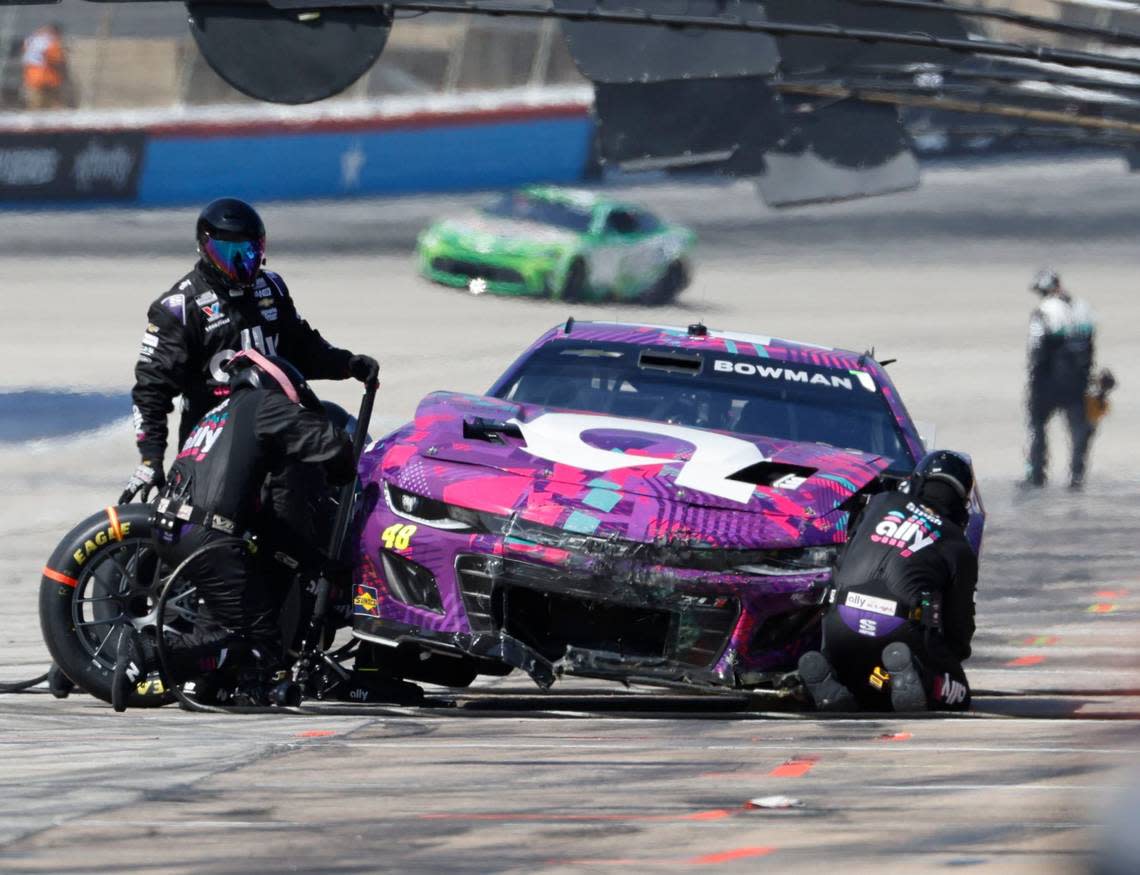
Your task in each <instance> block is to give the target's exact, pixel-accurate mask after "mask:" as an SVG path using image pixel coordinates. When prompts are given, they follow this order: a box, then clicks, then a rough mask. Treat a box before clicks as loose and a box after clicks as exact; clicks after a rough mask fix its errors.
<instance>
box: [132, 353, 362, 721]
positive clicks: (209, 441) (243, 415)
mask: <svg viewBox="0 0 1140 875" xmlns="http://www.w3.org/2000/svg"><path fill="white" fill-rule="evenodd" d="M226 370H227V377H230V376H232V379H231V380H229V388H230V389H231V394H230V395H229V396H228V397H226V398H223V399H222V402H221V403H220V404H218V405H217V406H216V407H214V409H213V410H211V411H209V412H208V413H207V414H206V415H205V416H204V417H203V418H202V419H201V420H200V421H199V422H198V424H197V425H196V427H195V428H194V429H193V430H192V431H191V432H190V434H189V436H188V437H187V439H186V441H185V442H184V443H183V445H182V450H181V452H180V453H179V454H178V457H177V458H176V459H175V461H174V464H173V465H172V466H171V469H170V476H169V478H168V481H167V483H166V485H165V486H164V488H163V490H162V492H161V493H160V496H159V499H158V501H157V502H156V504H155V513H156V522H157V526H156V530H157V533H158V534H157V538H158V552H159V556H160V557H161V558H162V560H163V561H164V562H166V563H167V564H168V565H169V566H170V567H172V568H173V567H176V566H177V565H179V564H180V563H182V562H184V561H186V560H187V559H191V561H190V564H189V565H188V566H187V568H186V570H185V572H184V573H185V574H186V575H187V579H189V580H192V581H193V582H194V584H195V585H196V586H197V588H198V592H199V593H201V594H202V595H203V597H204V598H205V601H206V604H207V607H208V608H209V610H210V616H211V617H212V618H213V619H215V620H216V621H217V622H218V623H219V624H221V626H222V627H223V631H220V632H218V633H214V634H213V635H209V636H206V635H202V636H199V638H198V640H193V641H187V640H185V639H178V640H173V641H172V642H171V645H170V646H171V647H172V648H173V651H172V661H173V663H174V665H175V672H176V673H178V674H180V675H181V676H182V677H183V678H185V677H186V676H187V675H191V676H192V675H194V674H201V673H202V672H203V671H208V670H210V669H213V668H218V667H220V665H219V663H220V662H221V661H223V660H224V659H226V658H227V657H228V658H229V659H231V660H233V661H234V662H236V663H239V664H240V663H242V662H243V661H245V662H247V663H252V666H253V671H252V673H251V674H248V675H246V676H245V677H246V682H247V683H249V684H252V685H253V686H252V688H251V689H249V690H248V695H249V696H250V697H251V698H252V699H253V700H254V701H256V699H257V696H258V695H259V693H258V690H259V689H260V690H263V689H264V684H265V682H266V679H267V675H268V673H271V671H272V670H273V669H274V668H275V667H276V666H277V665H278V663H279V661H280V658H281V655H282V642H281V638H280V634H281V633H280V629H279V627H278V622H277V614H278V608H279V606H280V599H281V596H280V595H279V594H278V593H279V592H280V588H279V587H275V586H274V585H273V580H272V574H271V571H272V570H273V569H272V559H271V558H270V557H271V556H279V555H281V552H280V549H279V548H284V550H286V551H288V554H289V556H288V557H286V558H287V560H288V561H287V563H286V564H287V565H289V566H290V567H295V566H296V565H297V559H298V558H299V559H300V560H301V564H302V566H305V565H309V566H312V564H314V562H315V561H319V560H316V559H314V557H316V556H317V555H318V554H319V550H318V548H317V547H316V545H315V544H311V543H310V544H301V543H297V542H296V541H294V540H293V539H294V538H295V535H294V533H292V532H289V531H288V530H287V531H286V533H285V535H284V537H283V536H282V532H281V531H279V530H278V529H279V527H280V526H281V524H282V520H281V517H280V516H279V513H280V508H278V507H275V506H274V504H273V502H266V501H263V500H262V494H263V492H264V490H265V486H266V481H267V478H269V477H272V476H274V475H279V474H280V473H281V472H282V471H283V470H284V469H287V468H296V467H303V468H311V467H314V466H319V467H320V468H321V469H323V472H324V475H325V476H326V477H327V479H328V482H329V483H332V484H334V485H335V484H342V483H347V482H349V481H350V480H352V478H353V477H354V476H355V474H356V466H355V460H354V455H353V448H352V441H351V439H350V438H349V436H348V435H347V434H346V433H345V432H344V431H342V430H340V429H339V428H336V427H335V426H334V425H333V424H332V423H331V422H329V420H328V417H327V415H326V414H325V411H324V408H323V407H321V405H320V402H319V401H318V400H317V398H316V396H315V395H314V394H313V392H312V390H311V389H309V387H308V385H307V384H306V383H305V381H304V378H303V377H302V376H301V374H300V372H299V371H297V370H296V369H295V368H294V367H293V366H292V365H291V364H289V362H287V361H286V360H285V359H282V358H280V357H267V356H263V355H262V354H261V353H259V352H257V351H256V350H246V351H243V352H240V353H238V354H237V355H236V356H234V358H233V359H231V360H230V361H229V362H228V363H227V365H226ZM294 500H295V501H297V502H298V503H301V504H306V503H307V502H308V501H309V497H308V496H304V495H298V494H294ZM288 516H290V514H288V513H286V517H288ZM286 525H287V521H286ZM251 533H257V534H258V535H259V538H258V544H257V550H256V555H255V552H254V550H253V549H252V548H251V541H250V540H249V538H250V534H251ZM207 545H211V546H212V548H211V549H210V550H208V551H206V552H204V553H202V554H201V555H199V556H197V557H195V558H191V557H192V554H194V553H195V552H196V551H198V550H199V549H201V548H202V547H205V546H207ZM214 545H218V546H214ZM294 557H296V558H294ZM127 628H128V631H127V632H126V633H125V634H123V635H122V637H121V638H120V639H119V646H118V650H117V653H116V662H115V673H114V678H113V683H112V697H111V698H112V705H113V706H114V708H115V710H116V711H122V710H125V708H126V707H127V702H128V699H129V696H130V692H131V689H132V688H133V687H134V686H135V685H136V684H137V683H138V682H139V681H140V680H141V679H143V678H145V677H146V676H147V674H148V673H149V672H150V671H152V670H153V669H154V668H155V667H156V656H157V652H156V648H155V643H154V639H153V637H150V636H149V635H147V636H146V637H144V634H140V633H138V632H136V631H134V630H133V629H132V628H131V627H127ZM251 656H252V657H253V659H252V660H251V659H249V657H251ZM240 680H241V676H239V682H240Z"/></svg>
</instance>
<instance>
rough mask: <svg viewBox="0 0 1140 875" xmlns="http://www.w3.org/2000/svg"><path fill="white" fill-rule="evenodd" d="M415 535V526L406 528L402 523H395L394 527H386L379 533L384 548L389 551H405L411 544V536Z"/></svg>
mask: <svg viewBox="0 0 1140 875" xmlns="http://www.w3.org/2000/svg"><path fill="white" fill-rule="evenodd" d="M415 533H416V527H415V526H407V525H404V524H403V523H396V524H395V525H391V526H388V528H386V529H385V530H384V531H382V532H381V533H380V540H381V541H383V542H384V546H385V547H386V548H387V549H389V550H407V549H408V547H409V546H411V543H412V535H414V534H415Z"/></svg>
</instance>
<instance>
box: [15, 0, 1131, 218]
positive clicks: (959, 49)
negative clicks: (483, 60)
mask: <svg viewBox="0 0 1140 875" xmlns="http://www.w3.org/2000/svg"><path fill="white" fill-rule="evenodd" d="M7 2H12V0H0V5H3V4H4V3H7ZM92 2H100V0H92ZM117 2H120V3H125V2H132V0H117ZM168 2H178V0H168ZM1054 8H1055V9H1057V10H1058V17H1057V18H1051V17H1048V16H1045V15H1039V14H1030V13H1027V12H1020V11H1014V10H1010V9H1006V8H1002V7H998V6H996V5H972V4H970V3H968V2H965V0H950V2H939V0H430V2H429V0H423V2H419V0H395V2H391V3H381V4H377V3H375V2H368V0H224V2H213V0H194V2H192V3H190V4H189V5H188V10H189V13H190V14H189V21H190V27H191V30H192V32H193V34H194V38H195V40H196V42H197V44H198V45H199V47H200V49H201V51H202V54H203V56H204V57H205V58H206V60H207V62H208V63H210V65H211V66H212V67H214V69H215V70H217V72H218V73H219V74H220V75H221V76H222V77H223V78H224V79H226V80H227V81H228V82H230V83H231V84H232V85H234V86H235V87H236V88H238V89H239V90H241V91H243V92H245V93H247V94H250V95H252V96H254V97H257V98H260V99H262V100H267V101H273V102H279V103H303V102H308V101H312V100H318V99H321V98H323V97H327V96H329V95H332V94H335V93H338V92H339V91H341V90H343V89H344V88H346V87H347V86H348V85H349V84H351V83H352V82H353V81H355V79H356V78H358V77H359V76H360V75H362V74H363V73H364V72H365V71H366V70H367V69H368V68H369V67H370V66H371V65H372V64H373V63H374V62H375V60H376V58H377V57H379V56H380V55H381V53H382V52H383V49H384V46H385V44H386V42H387V38H388V34H389V33H390V31H391V28H392V27H398V26H399V24H398V20H399V16H400V14H401V13H420V14H422V13H436V12H438V13H453V14H455V13H458V14H467V15H485V16H510V17H519V18H542V19H550V18H553V19H558V20H560V21H561V22H562V29H563V32H564V35H565V37H566V41H567V45H568V47H569V50H570V53H571V56H572V57H573V59H574V61H575V63H576V64H577V65H578V68H579V70H580V71H581V72H582V73H583V75H585V76H586V77H587V78H589V79H590V80H591V81H593V83H594V85H595V114H596V117H597V121H598V131H599V133H598V142H599V153H600V156H601V158H602V160H603V161H604V162H605V163H606V164H608V165H611V166H616V167H621V168H625V169H629V170H657V171H661V172H669V173H693V172H718V173H724V174H731V175H737V176H745V177H752V178H755V179H756V180H757V184H758V186H759V188H760V191H761V193H762V194H763V196H764V197H765V198H766V199H767V200H768V201H769V202H770V203H775V204H792V203H804V202H808V201H812V200H820V199H835V198H843V197H857V196H864V195H867V194H876V193H882V192H886V191H894V190H898V189H900V188H906V187H908V186H913V185H915V184H917V181H918V168H917V163H916V161H915V159H914V155H913V152H912V145H913V143H914V141H915V140H914V136H913V135H914V134H915V132H916V131H918V132H921V131H923V130H925V129H928V128H933V127H937V126H939V125H941V126H942V129H943V130H945V131H946V132H953V135H955V136H963V137H965V138H967V139H969V138H970V137H975V138H976V137H983V138H985V137H998V138H1008V137H1015V138H1016V137H1025V138H1029V139H1033V138H1040V139H1047V140H1049V141H1050V142H1056V141H1059V140H1071V141H1075V142H1089V143H1098V144H1104V145H1111V146H1113V147H1120V148H1122V149H1124V150H1125V151H1130V150H1131V149H1132V148H1133V146H1134V144H1135V143H1136V142H1137V140H1138V139H1140V99H1138V98H1140V53H1137V52H1136V48H1137V47H1138V46H1140V4H1137V12H1136V14H1135V15H1133V16H1132V17H1131V21H1133V22H1136V23H1135V24H1134V25H1133V27H1135V28H1136V29H1135V30H1133V29H1130V27H1128V26H1125V24H1124V23H1125V22H1129V16H1128V11H1129V8H1128V5H1127V4H1122V3H1115V4H1113V5H1112V8H1111V9H1110V10H1108V11H1107V12H1106V11H1105V10H1106V8H1107V7H1100V13H1098V15H1095V16H1094V15H1091V14H1085V12H1084V11H1082V4H1081V3H1080V2H1077V0H1074V2H1072V3H1069V4H1064V3H1057V4H1055V5H1054ZM1007 34H1012V35H1013V36H1006V35H1007Z"/></svg>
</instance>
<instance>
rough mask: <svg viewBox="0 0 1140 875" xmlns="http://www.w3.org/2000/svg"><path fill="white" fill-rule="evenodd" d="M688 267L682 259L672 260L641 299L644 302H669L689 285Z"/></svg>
mask: <svg viewBox="0 0 1140 875" xmlns="http://www.w3.org/2000/svg"><path fill="white" fill-rule="evenodd" d="M689 279H690V277H689V268H688V266H687V265H686V264H685V262H683V261H674V262H671V263H670V264H669V267H667V268H666V269H665V273H663V274H662V275H661V279H659V280H658V281H657V282H655V283H654V284H653V285H652V286H650V287H649V288H648V289H647V290H646V292H645V294H644V295H643V296H642V298H641V300H642V303H644V304H669V303H671V302H672V301H673V299H674V298H676V297H677V295H679V294H680V293H681V292H682V291H683V290H684V289H686V288H687V287H688V285H689Z"/></svg>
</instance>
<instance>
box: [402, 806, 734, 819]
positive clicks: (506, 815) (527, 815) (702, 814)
mask: <svg viewBox="0 0 1140 875" xmlns="http://www.w3.org/2000/svg"><path fill="white" fill-rule="evenodd" d="M416 816H417V818H418V819H419V820H538V821H591V820H642V821H654V820H656V821H667V820H722V819H723V818H726V817H732V812H731V811H728V810H726V809H724V808H714V809H712V810H710V811H692V812H689V813H688V814H633V813H624V814H566V813H563V812H551V813H549V814H538V813H534V812H529V811H519V812H509V811H504V812H495V813H477V812H475V813H471V814H461V813H454V814H451V813H449V814H419V815H416Z"/></svg>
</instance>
